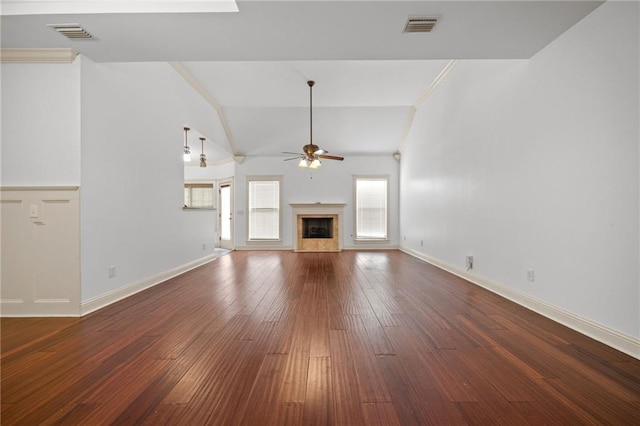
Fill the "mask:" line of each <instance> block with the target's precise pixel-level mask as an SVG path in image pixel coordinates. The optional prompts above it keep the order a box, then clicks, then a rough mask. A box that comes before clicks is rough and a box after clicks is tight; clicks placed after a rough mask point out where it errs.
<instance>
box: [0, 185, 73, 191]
mask: <svg viewBox="0 0 640 426" xmlns="http://www.w3.org/2000/svg"><path fill="white" fill-rule="evenodd" d="M79 189H80V187H79V186H0V191H77V190H79Z"/></svg>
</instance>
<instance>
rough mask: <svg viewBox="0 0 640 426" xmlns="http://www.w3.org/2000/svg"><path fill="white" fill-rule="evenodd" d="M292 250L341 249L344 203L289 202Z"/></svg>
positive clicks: (331, 250)
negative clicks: (291, 221)
mask: <svg viewBox="0 0 640 426" xmlns="http://www.w3.org/2000/svg"><path fill="white" fill-rule="evenodd" d="M291 207H292V208H293V219H294V222H293V241H294V247H293V249H294V251H304V252H306V251H329V252H333V251H336V252H337V251H340V250H342V240H341V235H340V234H341V232H340V229H341V224H340V220H341V219H342V212H343V210H344V204H336V203H332V204H321V203H314V204H297V203H296V204H294V203H292V204H291Z"/></svg>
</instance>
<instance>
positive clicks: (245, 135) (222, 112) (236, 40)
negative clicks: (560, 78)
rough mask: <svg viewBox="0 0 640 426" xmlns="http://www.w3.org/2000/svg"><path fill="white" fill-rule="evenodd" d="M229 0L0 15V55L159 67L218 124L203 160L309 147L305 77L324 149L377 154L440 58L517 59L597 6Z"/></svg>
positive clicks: (443, 62) (393, 140) (396, 132)
mask: <svg viewBox="0 0 640 426" xmlns="http://www.w3.org/2000/svg"><path fill="white" fill-rule="evenodd" d="M22 1H27V2H28V0H22ZM131 1H133V2H134V3H135V0H131ZM2 2H3V6H5V5H6V4H8V3H16V2H15V1H14V2H12V1H10V0H2ZM52 2H53V3H61V2H56V1H55V0H52ZM228 2H229V0H227V3H228ZM18 3H19V2H18ZM99 3H108V2H107V1H102V2H99ZM156 3H162V2H161V1H160V2H156ZM191 3H194V2H191ZM195 3H197V2H195ZM231 3H233V2H232V1H231ZM236 4H237V9H238V11H237V12H224V13H82V14H39V13H35V14H27V15H7V14H5V12H4V10H5V9H3V16H2V21H1V24H2V29H1V35H2V40H1V42H2V48H3V49H7V48H20V49H22V48H63V47H64V48H72V49H73V50H75V51H76V52H78V53H80V54H82V55H84V56H86V57H88V58H89V59H91V60H92V61H94V62H159V63H164V62H170V63H172V65H173V66H174V68H175V69H176V72H180V73H181V74H182V75H183V77H185V78H187V79H191V81H192V84H193V85H194V88H193V90H196V89H197V90H199V91H200V93H201V94H202V95H203V96H208V98H209V100H210V101H211V102H210V103H212V120H224V124H226V126H227V132H222V131H221V132H218V134H215V135H205V136H206V137H208V138H210V139H217V140H220V139H224V143H223V145H224V149H222V150H218V151H217V152H216V153H213V152H212V153H211V154H210V155H213V156H217V157H221V156H225V155H230V154H239V155H261V156H262V155H281V152H282V151H297V150H299V149H300V148H301V146H302V145H304V144H305V143H307V142H308V140H309V88H308V87H307V85H306V81H307V80H309V79H312V80H315V81H316V85H315V86H314V88H313V96H314V98H313V101H314V127H313V136H314V141H315V142H317V143H318V144H319V145H321V146H322V147H324V148H326V149H328V150H329V151H331V152H332V153H335V154H344V155H349V154H369V155H371V154H389V155H390V154H392V153H393V152H395V151H398V150H399V149H400V148H401V146H402V142H403V137H404V135H405V133H406V130H407V127H408V126H409V125H410V119H411V113H412V109H413V108H414V107H415V106H417V105H419V104H420V102H422V100H423V99H424V95H425V93H426V92H427V91H428V90H429V88H430V87H431V85H432V84H433V83H434V81H436V80H437V78H438V76H439V75H440V73H441V72H442V71H443V69H445V68H446V67H447V66H448V64H450V61H451V60H473V59H527V58H530V57H531V56H533V55H535V54H536V53H537V52H538V51H540V50H541V49H542V48H544V47H545V46H547V45H548V44H549V43H551V42H552V41H553V40H554V39H556V38H557V37H558V36H559V35H561V34H562V33H564V32H565V31H566V30H567V29H569V28H571V27H572V26H573V25H575V24H576V23H577V22H579V21H580V20H581V19H583V18H584V17H585V16H586V15H588V14H589V13H590V12H592V11H593V10H594V9H595V8H597V7H598V6H599V5H600V4H602V1H579V0H570V1H523V0H516V1H457V0H452V1H383V0H381V1H306V0H298V1H270V0H261V1H242V0H238V1H237V2H236ZM410 16H430V17H437V18H438V23H437V24H436V27H435V29H434V31H433V32H431V33H404V32H403V28H404V25H405V23H406V21H407V18H408V17H410ZM53 23H78V24H81V25H82V26H83V28H85V29H86V30H87V31H88V32H90V33H91V34H92V35H93V36H94V37H95V39H94V40H91V41H85V40H83V41H72V40H69V39H67V38H65V37H64V36H62V35H60V34H58V33H56V32H55V31H54V30H52V29H51V28H50V27H48V26H47V24H53ZM214 106H217V107H218V109H217V110H216V108H214ZM223 127H224V126H218V128H220V129H222V128H223ZM209 158H211V157H209Z"/></svg>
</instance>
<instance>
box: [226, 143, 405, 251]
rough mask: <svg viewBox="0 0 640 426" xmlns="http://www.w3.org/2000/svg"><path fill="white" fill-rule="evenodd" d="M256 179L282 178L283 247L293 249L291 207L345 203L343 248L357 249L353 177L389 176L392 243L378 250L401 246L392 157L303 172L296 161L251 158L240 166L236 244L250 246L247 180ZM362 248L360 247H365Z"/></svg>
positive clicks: (395, 165) (325, 163)
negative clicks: (295, 204)
mask: <svg viewBox="0 0 640 426" xmlns="http://www.w3.org/2000/svg"><path fill="white" fill-rule="evenodd" d="M252 175H281V176H282V205H283V215H282V216H283V218H282V244H280V245H279V246H281V247H285V248H291V247H293V239H292V230H293V225H292V223H293V222H292V221H293V220H294V219H293V217H292V210H291V206H290V205H289V204H290V203H316V202H321V203H345V204H346V206H345V208H344V216H343V221H344V223H343V224H342V225H343V228H342V229H343V233H344V234H343V246H344V248H353V247H354V246H356V245H357V243H355V242H354V237H353V235H354V234H355V222H354V216H353V209H354V206H353V176H354V175H388V176H389V185H390V194H389V198H390V199H389V205H390V211H389V234H390V235H389V242H388V243H385V244H374V247H379V248H384V247H397V246H398V205H399V202H398V196H399V194H398V163H397V162H396V160H395V159H394V158H393V157H392V156H391V155H388V156H371V157H369V156H367V157H365V156H347V157H346V158H345V160H344V161H342V162H340V161H330V160H325V161H323V162H322V167H321V168H319V169H317V170H314V171H312V170H310V169H302V168H299V167H298V166H297V162H296V161H287V162H285V161H283V158H280V157H247V158H246V160H245V161H244V162H243V163H242V164H240V165H237V166H236V177H235V182H234V183H235V212H236V215H235V243H236V246H237V247H242V246H246V245H249V244H247V241H246V239H247V216H246V209H247V180H246V176H252ZM365 246H366V245H364V244H361V245H358V247H365Z"/></svg>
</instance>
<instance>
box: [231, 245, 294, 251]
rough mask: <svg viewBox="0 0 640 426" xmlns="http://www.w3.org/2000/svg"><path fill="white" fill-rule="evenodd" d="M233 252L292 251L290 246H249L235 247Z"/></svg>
mask: <svg viewBox="0 0 640 426" xmlns="http://www.w3.org/2000/svg"><path fill="white" fill-rule="evenodd" d="M234 250H238V251H240V250H243V251H248V250H255V251H265V250H271V251H277V250H280V251H282V250H285V251H291V250H293V247H291V246H288V247H287V246H269V245H251V246H236V247H235V248H234Z"/></svg>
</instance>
